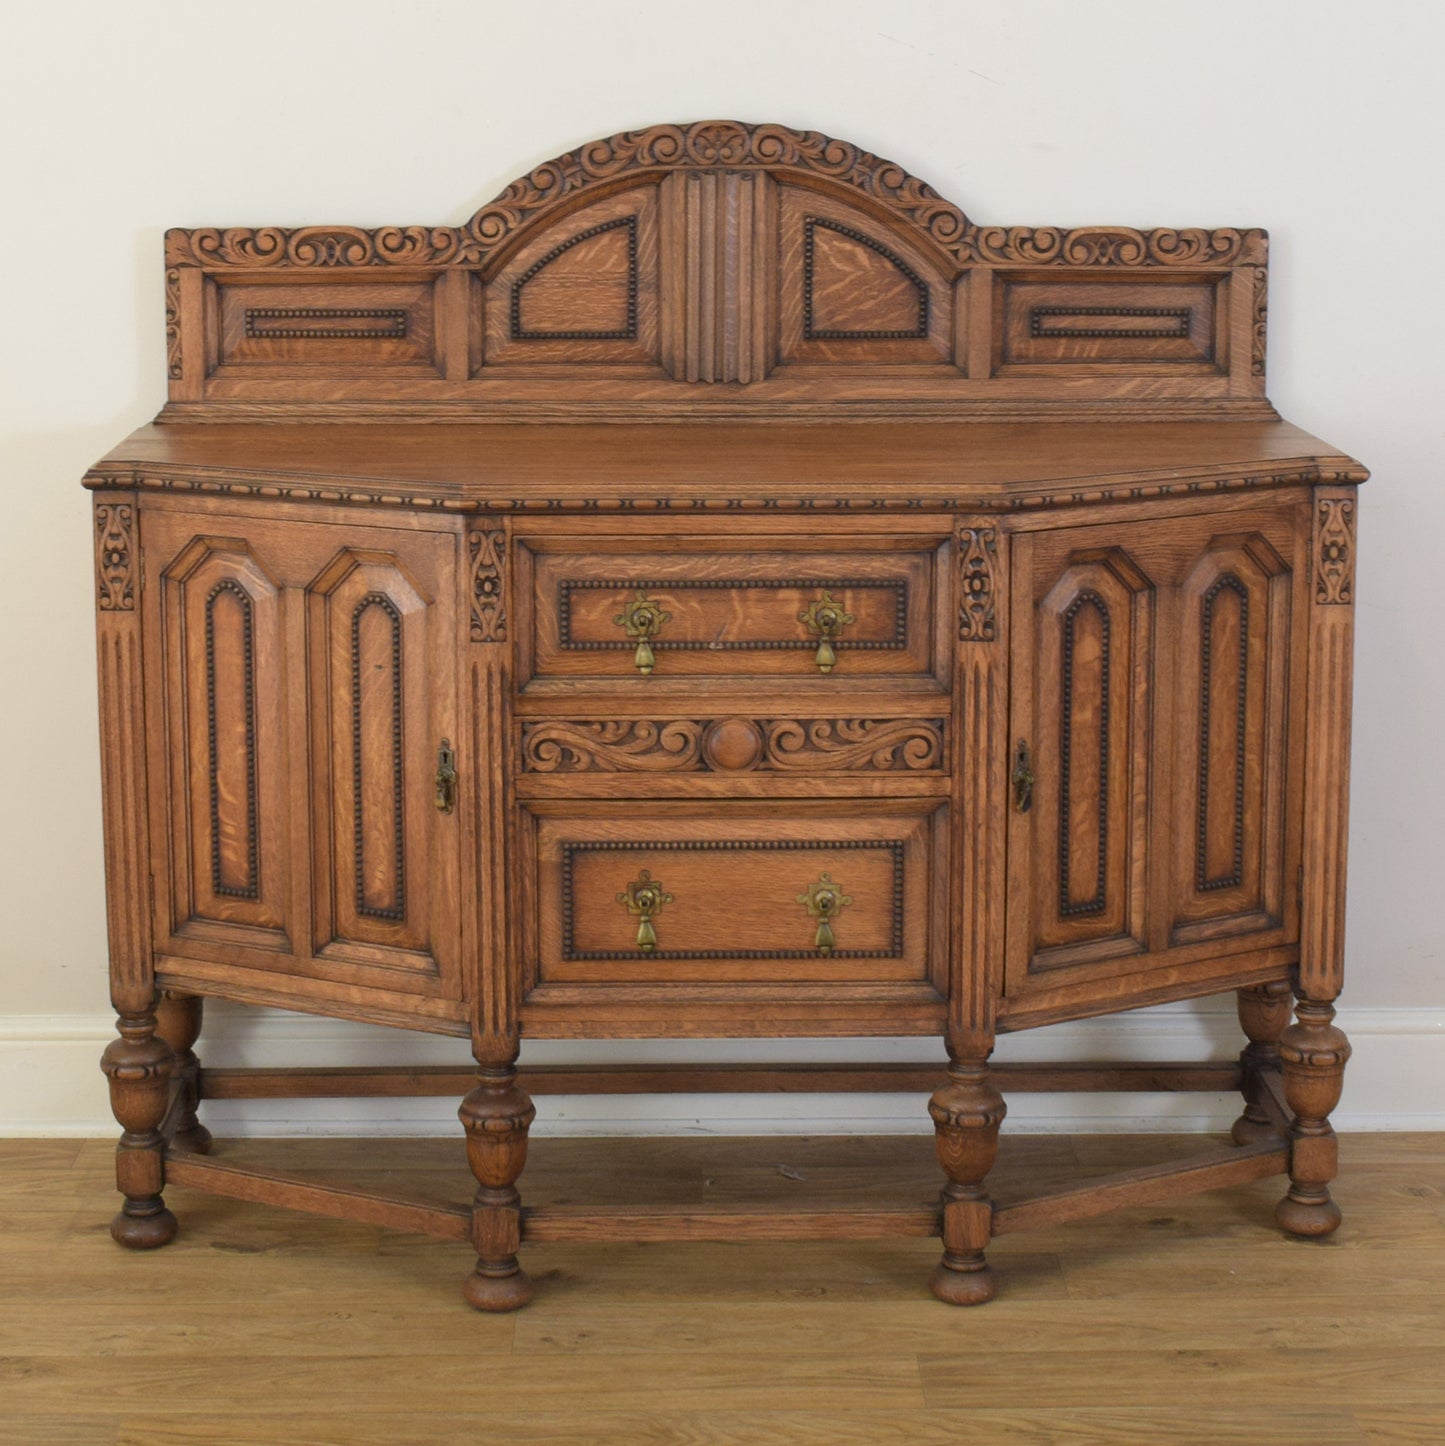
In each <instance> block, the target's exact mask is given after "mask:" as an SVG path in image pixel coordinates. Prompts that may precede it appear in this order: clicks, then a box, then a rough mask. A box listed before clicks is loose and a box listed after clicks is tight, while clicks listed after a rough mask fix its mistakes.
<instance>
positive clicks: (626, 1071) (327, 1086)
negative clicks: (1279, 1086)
mask: <svg viewBox="0 0 1445 1446" xmlns="http://www.w3.org/2000/svg"><path fill="white" fill-rule="evenodd" d="M944 1069H945V1066H944V1065H943V1064H942V1063H939V1064H938V1065H926V1064H894V1063H877V1064H858V1065H832V1064H792V1065H753V1064H711V1065H683V1064H679V1065H648V1066H636V1065H611V1064H604V1065H580V1064H579V1065H541V1066H534V1067H532V1068H523V1069H521V1070H519V1071H518V1083H519V1084H520V1085H521V1087H522V1088H523V1089H524V1090H526V1091H527V1092H528V1093H529V1094H536V1095H549V1094H588V1095H598V1094H613V1095H622V1094H669V1093H670V1094H714V1093H722V1094H736V1093H762V1094H770V1093H775V1092H776V1093H814V1094H845V1093H853V1092H859V1091H874V1092H880V1093H886V1092H899V1093H908V1094H929V1093H930V1092H932V1091H933V1090H934V1089H936V1088H937V1087H938V1083H939V1080H940V1079H942V1077H943V1073H944ZM989 1074H990V1077H991V1078H992V1079H993V1081H994V1082H995V1084H997V1086H998V1087H999V1089H1001V1090H1002V1091H1003V1092H1004V1094H1006V1095H1007V1094H1009V1093H1014V1094H1036V1093H1040V1092H1047V1091H1054V1090H1057V1091H1061V1092H1062V1091H1074V1090H1088V1091H1095V1092H1123V1093H1149V1092H1154V1091H1159V1092H1171V1093H1175V1092H1193V1091H1200V1092H1211V1091H1213V1092H1219V1093H1232V1092H1234V1091H1237V1090H1238V1089H1239V1088H1240V1085H1241V1079H1242V1076H1241V1070H1240V1067H1239V1065H1238V1064H1237V1063H1236V1062H1234V1061H1232V1060H1221V1061H1213V1062H1205V1063H1201V1064H1177V1063H1172V1062H1167V1061H1154V1062H1149V1061H1143V1062H1127V1063H1122V1064H1115V1063H1096V1062H1083V1063H1077V1064H999V1065H994V1066H993V1067H992V1068H991V1069H990V1071H989ZM475 1083H476V1076H475V1074H474V1073H473V1071H471V1070H469V1069H459V1068H454V1067H452V1066H451V1065H425V1066H420V1067H412V1066H383V1067H378V1068H367V1067H352V1066H330V1067H315V1068H301V1069H292V1068H286V1069H204V1070H202V1071H201V1075H200V1094H201V1098H202V1099H209V1100H248V1099H250V1100H254V1099H359V1098H363V1097H391V1098H416V1097H421V1096H438V1097H440V1096H447V1095H455V1096H456V1097H458V1098H460V1097H461V1096H463V1095H465V1094H466V1093H467V1092H468V1091H469V1090H470V1089H471V1088H472V1086H473V1085H474V1084H475Z"/></svg>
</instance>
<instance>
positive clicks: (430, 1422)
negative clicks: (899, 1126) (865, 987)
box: [0, 1135, 1445, 1446]
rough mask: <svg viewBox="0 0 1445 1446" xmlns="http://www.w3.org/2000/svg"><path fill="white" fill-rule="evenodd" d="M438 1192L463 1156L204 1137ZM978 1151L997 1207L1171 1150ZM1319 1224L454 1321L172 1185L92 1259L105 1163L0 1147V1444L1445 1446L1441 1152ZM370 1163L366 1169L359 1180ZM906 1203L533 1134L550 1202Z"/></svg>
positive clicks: (801, 1169)
mask: <svg viewBox="0 0 1445 1446" xmlns="http://www.w3.org/2000/svg"><path fill="white" fill-rule="evenodd" d="M221 1148H224V1149H225V1150H227V1151H229V1152H230V1153H232V1154H233V1155H235V1156H236V1157H237V1158H241V1157H243V1156H248V1157H250V1158H253V1159H256V1158H262V1157H263V1156H264V1157H269V1158H270V1159H272V1160H273V1161H275V1162H276V1163H278V1164H279V1163H282V1162H283V1161H284V1163H285V1164H286V1165H287V1167H288V1168H290V1167H294V1168H297V1169H302V1168H305V1169H315V1170H316V1171H317V1172H318V1173H324V1174H326V1175H327V1176H329V1177H330V1178H338V1177H346V1178H349V1177H351V1176H353V1175H355V1176H357V1177H358V1178H362V1177H365V1178H367V1179H369V1180H371V1181H372V1182H375V1181H376V1180H377V1179H379V1178H380V1177H382V1176H383V1175H384V1176H385V1178H387V1179H388V1180H389V1182H390V1183H391V1184H392V1185H393V1186H396V1185H401V1186H403V1187H404V1188H405V1189H406V1190H407V1191H408V1192H412V1191H415V1192H416V1193H418V1194H420V1195H430V1194H436V1195H438V1196H442V1197H448V1198H465V1195H466V1193H467V1189H466V1186H467V1181H468V1179H469V1177H468V1176H467V1174H466V1170H465V1165H464V1163H463V1162H462V1160H461V1156H460V1143H459V1142H451V1141H400V1140H394V1141H380V1142H372V1143H370V1144H366V1145H364V1146H358V1145H356V1144H353V1143H349V1142H340V1143H338V1142H334V1141H332V1142H315V1141H286V1142H275V1141H273V1142H254V1143H248V1144H244V1145H243V1144H241V1143H240V1142H226V1143H225V1144H224V1145H222V1146H218V1149H221ZM1178 1150H1179V1142H1177V1141H1171V1140H1169V1139H1168V1138H1166V1137H1161V1136H1144V1137H1140V1136H1132V1137H1123V1138H1121V1137H1111V1138H1106V1137H1098V1136H1087V1137H1076V1138H1059V1137H1038V1136H1036V1137H1022V1138H1015V1139H1010V1140H1007V1141H1006V1143H1005V1148H1004V1152H1003V1155H1002V1157H1001V1160H1000V1166H999V1169H998V1171H997V1172H996V1175H995V1177H994V1183H995V1186H996V1194H998V1195H999V1196H1000V1197H1001V1198H1002V1197H1006V1196H1008V1195H1009V1194H1016V1193H1019V1192H1020V1190H1021V1189H1022V1187H1023V1186H1024V1185H1025V1184H1026V1183H1033V1182H1036V1181H1042V1180H1045V1179H1056V1178H1061V1177H1066V1176H1069V1175H1077V1174H1079V1173H1080V1172H1096V1171H1098V1170H1100V1169H1103V1168H1105V1167H1109V1166H1118V1165H1121V1164H1130V1165H1132V1164H1142V1163H1148V1162H1150V1161H1153V1160H1156V1159H1163V1158H1167V1157H1168V1156H1169V1154H1170V1153H1171V1152H1175V1153H1177V1152H1178ZM1342 1155H1343V1166H1342V1178H1341V1180H1340V1182H1339V1186H1338V1190H1337V1196H1338V1198H1339V1200H1340V1202H1341V1204H1342V1205H1343V1207H1344V1210H1345V1225H1344V1228H1343V1229H1342V1231H1341V1232H1340V1234H1339V1235H1338V1236H1337V1237H1335V1239H1334V1240H1333V1241H1330V1242H1328V1243H1306V1242H1299V1241H1290V1240H1287V1239H1285V1238H1283V1237H1282V1236H1281V1235H1279V1234H1278V1232H1277V1231H1276V1230H1275V1229H1274V1226H1273V1223H1272V1218H1271V1213H1272V1210H1273V1205H1274V1201H1275V1199H1276V1198H1277V1197H1278V1195H1279V1194H1280V1191H1281V1186H1280V1182H1278V1181H1276V1180H1265V1181H1261V1182H1259V1183H1258V1184H1255V1185H1250V1186H1246V1187H1243V1188H1239V1189H1234V1190H1226V1191H1219V1192H1216V1193H1214V1194H1211V1195H1203V1196H1195V1197H1193V1198H1190V1199H1186V1200H1182V1201H1178V1202H1175V1203H1172V1204H1169V1205H1167V1206H1162V1207H1161V1206H1153V1207H1149V1208H1144V1209H1137V1210H1130V1211H1125V1212H1120V1213H1118V1214H1115V1215H1113V1216H1109V1217H1105V1218H1104V1219H1101V1220H1097V1221H1093V1222H1088V1223H1084V1224H1076V1225H1070V1226H1065V1227H1060V1228H1058V1229H1055V1230H1051V1231H1049V1232H1047V1233H1035V1234H1032V1235H1016V1236H1009V1237H1006V1238H1004V1239H1002V1240H1000V1241H999V1242H998V1243H997V1245H996V1246H995V1247H994V1249H993V1251H992V1258H993V1260H994V1263H995V1265H996V1267H997V1270H998V1275H999V1278H1000V1294H999V1298H998V1299H997V1300H996V1301H995V1302H993V1304H991V1305H988V1306H985V1307H983V1308H981V1309H975V1310H951V1309H949V1308H948V1307H946V1306H942V1305H939V1304H938V1303H937V1302H935V1301H934V1300H933V1299H932V1297H931V1296H929V1294H928V1293H927V1290H926V1288H925V1285H924V1282H925V1279H926V1277H927V1273H928V1271H929V1269H930V1267H931V1265H932V1263H933V1260H934V1259H935V1257H936V1253H937V1250H938V1246H937V1242H935V1241H921V1240H901V1241H884V1242H870V1243H864V1244H858V1243H829V1242H819V1243H809V1244H802V1245H796V1244H794V1245H784V1244H767V1245H759V1244H746V1245H667V1246H663V1245H645V1246H639V1245H632V1246H611V1247H608V1246H602V1245H587V1246H561V1245H557V1246H537V1247H534V1248H532V1249H530V1250H528V1251H526V1252H525V1253H524V1263H525V1264H526V1265H527V1266H528V1267H529V1269H530V1270H531V1273H532V1274H533V1276H534V1278H535V1279H536V1281H537V1287H538V1288H537V1298H536V1300H535V1301H534V1303H533V1304H532V1305H531V1306H530V1307H528V1308H527V1309H526V1310H524V1311H522V1312H521V1313H519V1314H517V1315H515V1316H509V1317H500V1318H488V1317H483V1316H479V1315H477V1314H475V1313H473V1312H472V1311H470V1310H468V1309H467V1308H466V1307H465V1306H464V1305H463V1304H462V1302H461V1297H460V1294H459V1286H460V1283H461V1279H462V1277H463V1275H464V1274H465V1273H466V1271H467V1270H468V1268H469V1267H470V1255H469V1254H468V1252H467V1250H466V1249H465V1247H459V1246H455V1245H448V1244H446V1243H443V1242H436V1241H431V1240H426V1239H423V1238H421V1237H413V1236H406V1235H399V1234H392V1233H387V1232H383V1231H381V1230H378V1229H374V1228H371V1227H367V1226H360V1225H351V1224H347V1223H342V1222H336V1221H329V1220H320V1219H313V1218H310V1217H307V1216H302V1215H295V1214H290V1213H284V1212H280V1211H276V1210H271V1209H264V1208H261V1207H257V1206H250V1205H241V1204H235V1203H232V1202H229V1201H225V1200H220V1199H216V1198H212V1197H208V1196H202V1195H199V1194H197V1193H195V1192H192V1191H188V1190H183V1189H179V1188H175V1189H172V1190H171V1191H170V1192H169V1195H170V1204H171V1206H172V1208H173V1209H174V1210H175V1212H176V1214H177V1216H178V1217H179V1218H180V1222H181V1235H180V1237H179V1238H178V1239H177V1240H176V1241H175V1243H174V1244H173V1245H171V1246H169V1247H167V1248H166V1249H165V1250H163V1251H160V1252H158V1253H156V1254H152V1255H144V1254H131V1253H128V1252H125V1251H122V1250H120V1249H119V1248H117V1247H116V1246H114V1245H113V1244H112V1243H111V1241H110V1239H109V1237H108V1235H107V1234H106V1222H107V1221H108V1219H109V1217H110V1214H111V1213H112V1211H113V1209H114V1197H113V1195H112V1194H111V1145H110V1143H109V1142H108V1141H78V1140H53V1141H15V1140H11V1141H0V1302H3V1309H0V1442H4V1443H7V1446H9V1443H21V1442H39V1441H44V1442H65V1443H77V1446H79V1443H90V1442H107V1443H112V1442H124V1443H127V1446H167V1443H179V1442H222V1443H246V1446H252V1443H258V1442H284V1443H287V1446H305V1443H320V1442H326V1443H342V1442H344V1443H347V1446H369V1443H378V1442H388V1443H390V1442H405V1443H433V1442H436V1443H450V1442H457V1443H462V1442H465V1443H467V1446H477V1443H530V1442H585V1443H619V1446H622V1443H626V1446H653V1443H662V1442H667V1443H699V1446H701V1443H714V1442H721V1443H737V1446H744V1443H747V1446H752V1443H775V1442H779V1443H780V1442H788V1443H793V1442H801V1443H813V1442H816V1443H827V1446H839V1443H893V1442H896V1443H904V1442H907V1443H913V1442H939V1443H944V1442H947V1443H950V1446H956V1443H961V1442H983V1443H994V1442H1041V1443H1042V1442H1050V1443H1051V1442H1065V1443H1071V1446H1073V1443H1084V1442H1099V1443H1108V1446H1115V1443H1141V1446H1156V1443H1161V1442H1198V1443H1201V1446H1203V1443H1208V1446H1222V1443H1230V1442H1249V1443H1252V1446H1253V1443H1268V1442H1287V1443H1303V1442H1309V1443H1311V1446H1316V1443H1318V1446H1323V1443H1333V1442H1385V1441H1411V1442H1432V1443H1440V1442H1445V1135H1360V1136H1354V1137H1350V1138H1347V1139H1346V1140H1345V1141H1344V1142H1343V1149H1342ZM383 1164H385V1165H386V1166H389V1167H390V1168H387V1169H383V1168H381V1167H382V1165H383ZM880 1180H883V1181H889V1182H892V1183H891V1185H890V1189H891V1188H894V1187H896V1188H897V1190H898V1191H899V1192H900V1198H904V1199H907V1198H912V1197H914V1196H919V1197H920V1198H921V1197H922V1196H923V1195H926V1194H930V1193H932V1192H933V1191H934V1190H935V1189H936V1185H937V1173H936V1169H935V1167H934V1165H933V1164H932V1160H931V1144H930V1142H929V1141H928V1140H926V1139H911V1140H901V1141H900V1140H878V1139H860V1140H851V1141H844V1140H836V1139H834V1140H785V1139H768V1140H749V1141H739V1142H729V1143H727V1144H724V1143H723V1142H720V1141H717V1140H697V1139H688V1140H676V1139H670V1140H646V1141H643V1140H626V1141H624V1140H591V1141H563V1140H541V1141H538V1142H536V1143H535V1145H534V1153H533V1157H532V1160H531V1162H530V1163H529V1166H528V1170H527V1173H526V1175H524V1177H523V1181H522V1184H523V1187H524V1194H525V1195H526V1196H528V1197H530V1198H531V1199H533V1200H534V1201H536V1202H537V1203H541V1202H542V1201H544V1200H545V1201H552V1202H558V1203H560V1202H561V1201H562V1200H564V1199H570V1200H574V1201H580V1200H588V1199H604V1198H605V1199H610V1200H622V1199H637V1198H668V1199H692V1200H715V1201H723V1200H732V1199H737V1198H742V1197H744V1196H746V1197H749V1198H751V1197H752V1196H755V1195H758V1194H767V1195H771V1196H774V1197H786V1198H789V1199H797V1200H798V1202H799V1203H800V1204H802V1203H804V1202H806V1201H810V1200H816V1199H820V1198H824V1197H826V1198H827V1199H828V1200H829V1201H830V1202H837V1201H840V1200H842V1199H846V1198H847V1197H848V1195H849V1193H850V1192H851V1191H853V1190H855V1189H856V1188H857V1187H858V1186H859V1184H860V1182H867V1183H869V1184H870V1185H871V1186H872V1187H873V1188H874V1189H876V1186H877V1182H878V1181H880Z"/></svg>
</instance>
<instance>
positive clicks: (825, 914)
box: [798, 874, 853, 954]
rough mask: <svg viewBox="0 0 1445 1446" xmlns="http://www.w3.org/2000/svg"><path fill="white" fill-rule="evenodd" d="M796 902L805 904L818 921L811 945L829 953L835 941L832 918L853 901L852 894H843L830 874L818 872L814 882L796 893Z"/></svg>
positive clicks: (819, 951)
mask: <svg viewBox="0 0 1445 1446" xmlns="http://www.w3.org/2000/svg"><path fill="white" fill-rule="evenodd" d="M798 902H799V903H800V904H803V905H805V906H806V907H807V910H808V913H809V914H810V915H811V916H812V917H813V918H815V919H816V920H817V921H818V928H817V930H816V932H815V933H814V935H813V947H814V948H815V949H816V950H817V951H818V953H820V954H831V953H832V952H833V945H834V943H835V942H836V941H835V940H834V938H833V920H834V919H835V918H837V916H838V914H839V912H840V911H841V910H843V909H846V908H847V907H848V905H849V904H851V903H852V902H853V898H852V895H850V894H845V893H844V892H843V890H842V889H840V888H839V887H838V885H837V884H835V883H834V882H833V879H832V876H831V875H830V874H820V875H819V876H818V881H817V882H816V883H813V884H809V885H808V887H807V888H806V889H804V890H803V892H802V893H801V894H799V895H798Z"/></svg>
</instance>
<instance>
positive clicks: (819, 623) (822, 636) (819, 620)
mask: <svg viewBox="0 0 1445 1446" xmlns="http://www.w3.org/2000/svg"><path fill="white" fill-rule="evenodd" d="M798 621H799V622H800V623H806V624H807V625H808V629H809V631H811V632H814V633H816V634H817V635H818V640H819V641H818V651H817V653H816V654H815V655H814V658H813V661H814V662H815V663H817V665H818V671H819V672H820V673H831V672H832V671H833V664H834V663H836V662H837V661H838V651H837V649H836V648H835V647H834V646H833V644H834V643H835V642H836V641H837V640H838V639H839V638H840V637H842V635H843V629H844V627H845V626H847V624H849V623H851V622H853V621H854V617H853V614H852V613H850V612H847V611H845V610H844V607H843V604H842V603H840V602H837V601H835V600H834V597H833V594H832V593H830V592H829V591H828V590H827V589H826V588H825V589H824V591H823V595H822V597H818V598H814V599H813V601H812V602H810V603H809V604H808V607H807V610H806V611H805V612H801V613H799V614H798Z"/></svg>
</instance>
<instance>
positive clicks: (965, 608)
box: [958, 527, 998, 643]
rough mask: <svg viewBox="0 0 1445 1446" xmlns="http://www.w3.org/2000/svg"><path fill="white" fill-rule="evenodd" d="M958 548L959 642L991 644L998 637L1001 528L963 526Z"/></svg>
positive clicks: (960, 531) (959, 535)
mask: <svg viewBox="0 0 1445 1446" xmlns="http://www.w3.org/2000/svg"><path fill="white" fill-rule="evenodd" d="M958 551H959V579H958V580H959V603H958V637H959V641H960V642H964V643H991V642H993V641H994V639H995V638H996V637H997V636H998V625H997V621H996V618H995V605H994V595H995V588H996V581H995V574H996V572H997V570H998V530H997V529H996V528H993V527H961V528H960V529H959V532H958Z"/></svg>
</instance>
